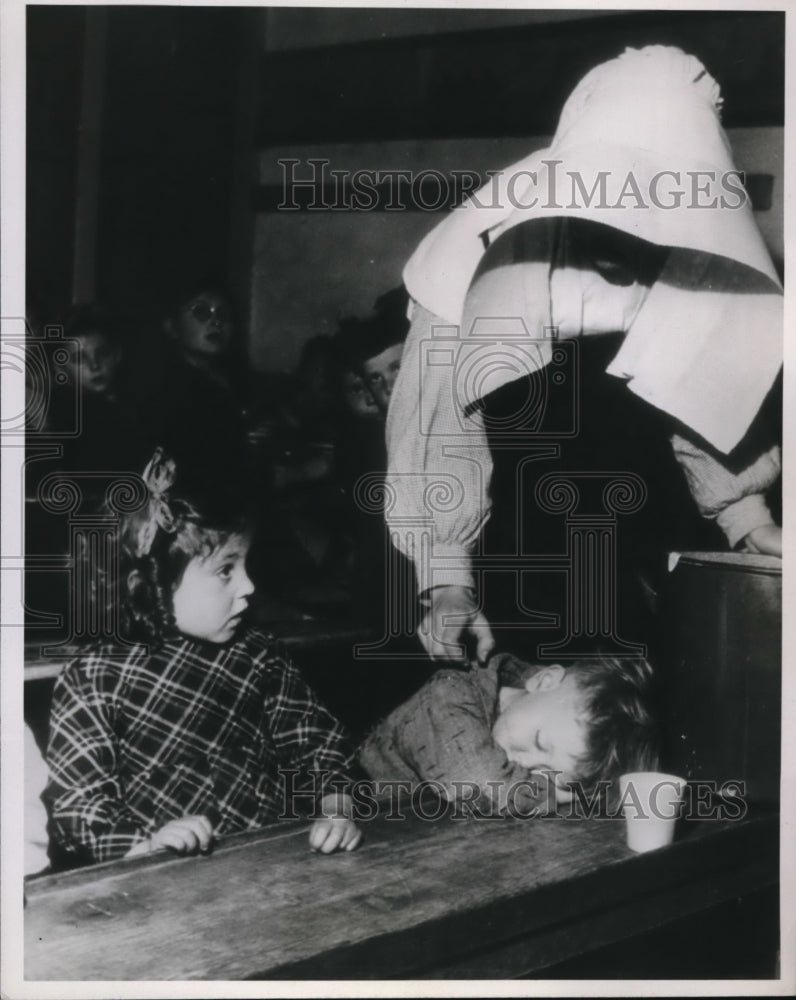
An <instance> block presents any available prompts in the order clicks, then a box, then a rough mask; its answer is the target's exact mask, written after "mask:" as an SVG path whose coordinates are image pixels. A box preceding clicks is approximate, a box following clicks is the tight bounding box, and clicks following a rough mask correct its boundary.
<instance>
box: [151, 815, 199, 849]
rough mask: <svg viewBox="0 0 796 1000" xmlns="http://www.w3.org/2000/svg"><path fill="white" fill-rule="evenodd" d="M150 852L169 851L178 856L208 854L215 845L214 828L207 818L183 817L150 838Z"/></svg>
mask: <svg viewBox="0 0 796 1000" xmlns="http://www.w3.org/2000/svg"><path fill="white" fill-rule="evenodd" d="M149 843H150V845H151V847H150V850H153V851H162V850H164V849H167V850H169V851H175V852H176V853H177V854H194V853H195V852H196V851H201V852H202V854H207V852H208V851H209V850H210V847H211V845H212V843H213V827H212V825H211V823H210V820H209V819H208V818H207V816H182V817H181V818H180V819H173V820H172V821H171V822H170V823H166V825H165V826H162V827H161V828H160V829H159V830H156V831H155V833H153V834H152V836H151V837H150V838H149Z"/></svg>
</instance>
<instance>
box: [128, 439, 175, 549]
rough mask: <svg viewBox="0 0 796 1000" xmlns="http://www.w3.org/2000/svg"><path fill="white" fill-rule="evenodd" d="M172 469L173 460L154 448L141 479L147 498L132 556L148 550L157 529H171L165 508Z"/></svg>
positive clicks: (172, 527) (172, 525) (168, 530)
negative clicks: (144, 485)
mask: <svg viewBox="0 0 796 1000" xmlns="http://www.w3.org/2000/svg"><path fill="white" fill-rule="evenodd" d="M176 471H177V470H176V466H175V464H174V459H172V458H168V457H167V456H166V455H165V454H164V452H163V449H162V448H156V449H155V454H154V455H153V456H152V458H151V459H150V460H149V464H148V465H147V467H146V468H145V469H144V475H143V479H144V483H145V484H146V488H147V490H148V491H149V500H148V501H147V504H146V507H145V509H144V511H143V520H142V523H141V525H140V527H139V529H138V532H137V534H136V555H138V556H145V555H147V554H148V553H149V551H150V549H151V548H152V543H153V542H154V541H155V536H156V534H157V531H158V528H162V529H163V531H166V532H169V533H171V532H173V531H174V527H175V522H174V515H173V514H172V512H171V508H170V507H169V500H168V491H169V490H170V489H171V487H172V486H173V485H174V479H175V477H176Z"/></svg>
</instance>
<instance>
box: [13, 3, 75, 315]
mask: <svg viewBox="0 0 796 1000" xmlns="http://www.w3.org/2000/svg"><path fill="white" fill-rule="evenodd" d="M84 33H85V10H84V9H83V8H80V7H28V9H27V35H28V47H27V150H26V152H27V178H26V183H27V196H26V212H27V247H26V268H27V302H28V309H29V311H31V312H32V313H34V314H35V317H36V319H37V320H39V321H44V322H50V321H53V320H54V319H55V318H56V315H57V314H58V312H59V310H60V309H61V308H63V304H64V303H68V301H69V298H70V295H71V289H72V246H73V242H74V213H75V182H76V167H77V137H78V122H79V115H80V86H81V73H82V66H83V40H84Z"/></svg>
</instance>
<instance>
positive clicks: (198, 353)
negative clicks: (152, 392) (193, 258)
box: [153, 281, 249, 488]
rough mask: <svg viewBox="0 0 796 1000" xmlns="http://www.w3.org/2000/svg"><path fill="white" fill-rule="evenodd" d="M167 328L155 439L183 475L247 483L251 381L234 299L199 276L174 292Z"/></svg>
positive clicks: (198, 478)
mask: <svg viewBox="0 0 796 1000" xmlns="http://www.w3.org/2000/svg"><path fill="white" fill-rule="evenodd" d="M163 326H164V332H165V336H166V351H165V356H164V365H163V372H162V381H161V385H160V386H159V388H158V393H157V398H156V399H155V400H154V407H153V409H154V412H155V415H156V416H155V435H156V443H157V444H160V445H162V446H163V447H164V448H166V449H167V450H168V452H169V453H170V454H172V455H174V457H175V459H176V461H177V462H178V463H179V465H180V467H181V469H183V471H184V475H185V478H186V479H188V480H191V479H193V480H194V481H196V482H197V483H198V484H202V483H203V482H204V481H205V480H206V479H207V478H208V477H209V478H211V479H214V478H216V477H219V476H220V477H223V478H224V479H226V480H227V481H228V482H234V483H237V484H239V485H240V486H241V488H244V486H245V485H246V482H247V479H248V475H247V474H248V449H247V436H246V432H247V419H248V410H247V406H248V396H249V391H248V390H249V387H248V384H247V372H246V369H245V366H244V364H243V363H242V361H241V359H240V353H239V345H238V343H237V329H236V325H235V316H234V311H233V307H232V302H231V299H230V297H229V295H228V294H227V293H226V291H225V290H224V289H223V287H222V286H220V285H219V284H217V283H215V282H213V281H199V282H197V283H195V284H193V285H189V286H187V287H186V288H184V289H182V290H181V291H180V292H178V293H177V294H176V295H175V296H174V298H173V300H172V305H171V308H170V309H169V312H168V315H167V316H166V318H165V320H164V324H163Z"/></svg>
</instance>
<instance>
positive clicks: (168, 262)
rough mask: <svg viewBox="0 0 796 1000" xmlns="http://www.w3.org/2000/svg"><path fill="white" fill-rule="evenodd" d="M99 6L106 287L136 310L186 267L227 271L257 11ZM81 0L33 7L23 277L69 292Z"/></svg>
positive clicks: (101, 239) (41, 289) (101, 286)
mask: <svg viewBox="0 0 796 1000" xmlns="http://www.w3.org/2000/svg"><path fill="white" fill-rule="evenodd" d="M94 10H95V11H101V16H102V17H103V18H104V52H103V53H102V57H103V62H104V70H103V72H102V76H101V79H100V87H101V91H102V93H101V95H100V99H101V102H102V117H101V147H100V158H99V164H98V183H97V192H96V197H97V200H98V231H97V247H98V252H97V265H96V289H97V297H98V298H100V299H102V300H104V301H105V302H108V303H110V304H111V305H113V306H115V307H117V308H119V309H120V311H122V312H123V313H124V315H125V317H126V318H127V319H128V320H129V321H130V322H131V323H136V322H137V321H139V320H140V319H141V318H142V317H143V315H144V313H145V304H146V303H148V302H149V301H150V300H152V299H154V300H156V301H157V300H160V299H163V298H164V297H167V296H168V295H169V294H170V293H171V292H172V291H173V289H174V287H175V284H176V283H178V282H181V281H182V279H183V278H185V277H187V276H191V275H195V274H197V273H199V274H205V273H213V274H217V275H220V276H221V278H222V279H227V278H228V275H227V264H228V260H229V259H230V247H229V240H230V211H231V198H232V179H233V172H234V164H235V155H236V146H235V143H236V134H235V129H236V123H237V121H238V116H237V107H238V96H239V95H238V80H239V77H240V52H241V48H242V38H243V37H244V35H245V33H246V31H247V30H248V29H247V24H248V22H251V19H252V15H256V11H254V12H253V11H242V10H240V9H234V8H232V9H225V8H223V7H222V8H198V7H193V8H180V7H155V8H152V7H149V8H144V7H108V8H101V9H98V8H95V9H94ZM85 21H86V10H85V8H80V7H76V8H70V7H66V8H64V7H60V8H58V7H30V8H29V9H28V283H29V299H30V300H32V301H34V302H38V301H40V302H41V303H42V304H41V305H40V306H39V310H40V311H44V312H46V313H47V316H46V318H47V320H48V321H52V320H54V319H56V318H57V316H58V315H59V314H60V311H61V310H62V309H63V308H64V307H65V306H66V305H68V304H69V301H70V297H71V293H72V288H71V275H72V269H73V263H74V261H73V254H74V212H75V194H76V188H75V184H76V171H77V156H78V130H79V123H80V88H81V74H82V71H83V64H84V56H85V37H84V33H85Z"/></svg>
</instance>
